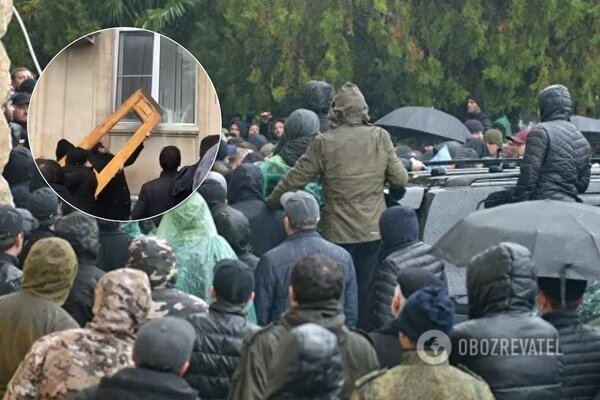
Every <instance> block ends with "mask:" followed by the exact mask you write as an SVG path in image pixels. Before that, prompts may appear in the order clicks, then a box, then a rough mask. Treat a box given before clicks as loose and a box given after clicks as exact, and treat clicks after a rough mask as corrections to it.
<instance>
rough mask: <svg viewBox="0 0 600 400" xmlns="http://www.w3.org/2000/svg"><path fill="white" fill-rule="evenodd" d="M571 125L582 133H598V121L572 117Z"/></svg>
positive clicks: (599, 131) (599, 123)
mask: <svg viewBox="0 0 600 400" xmlns="http://www.w3.org/2000/svg"><path fill="white" fill-rule="evenodd" d="M571 123H572V124H573V125H575V126H576V127H577V129H579V130H580V131H581V132H583V133H600V119H594V118H589V117H582V116H580V115H573V116H572V117H571Z"/></svg>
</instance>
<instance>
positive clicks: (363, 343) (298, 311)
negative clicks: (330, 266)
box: [228, 300, 379, 400]
mask: <svg viewBox="0 0 600 400" xmlns="http://www.w3.org/2000/svg"><path fill="white" fill-rule="evenodd" d="M309 322H312V323H315V324H317V325H320V326H322V327H324V328H326V329H328V330H329V331H331V332H333V333H334V334H335V335H336V336H337V339H338V343H339V346H340V351H341V353H342V360H343V366H344V388H343V391H342V395H341V396H340V398H341V399H347V398H349V397H350V394H351V392H352V389H353V387H354V382H355V381H356V380H357V379H358V378H360V377H361V376H363V375H366V374H367V373H369V372H372V371H374V370H376V369H378V368H379V364H378V362H377V355H376V354H375V350H374V349H373V347H372V346H371V344H370V343H369V340H368V339H367V338H366V337H365V336H363V335H362V334H360V333H357V332H353V331H351V330H349V329H348V328H347V327H346V326H345V324H344V322H345V321H344V314H343V313H342V308H341V306H340V304H339V301H337V300H326V301H321V302H316V303H311V304H303V305H300V306H298V307H294V308H291V309H289V310H288V311H286V312H285V314H284V315H283V316H282V318H281V321H280V322H278V323H275V324H270V325H269V326H267V327H266V328H264V329H262V330H260V331H258V332H257V333H255V334H253V335H250V336H248V337H246V338H245V339H244V342H243V344H242V356H241V359H240V363H239V366H238V368H237V369H236V371H235V374H234V376H233V383H232V387H231V391H230V392H229V397H228V399H229V400H242V399H243V400H263V399H264V396H265V394H266V390H267V387H268V384H269V381H268V379H269V367H270V366H271V363H272V362H273V360H274V357H275V354H276V353H275V352H276V350H277V348H278V346H279V344H280V343H281V340H282V339H283V337H284V336H285V335H287V334H288V332H289V331H290V330H291V329H292V328H294V327H296V326H299V325H302V324H306V323H309Z"/></svg>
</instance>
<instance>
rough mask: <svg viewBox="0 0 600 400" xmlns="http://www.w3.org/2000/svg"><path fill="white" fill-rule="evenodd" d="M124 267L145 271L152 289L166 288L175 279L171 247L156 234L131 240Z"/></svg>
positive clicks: (174, 262) (173, 257)
mask: <svg viewBox="0 0 600 400" xmlns="http://www.w3.org/2000/svg"><path fill="white" fill-rule="evenodd" d="M125 268H132V269H137V270H140V271H143V272H145V273H146V275H148V279H149V280H150V287H151V288H152V290H157V289H166V288H168V287H170V286H171V285H173V284H175V281H176V279H177V259H176V258H175V253H174V252H173V248H172V247H171V245H170V244H169V242H167V240H166V239H162V238H159V237H156V236H142V237H139V238H136V239H134V240H132V241H131V244H130V245H129V249H128V250H127V261H126V262H125Z"/></svg>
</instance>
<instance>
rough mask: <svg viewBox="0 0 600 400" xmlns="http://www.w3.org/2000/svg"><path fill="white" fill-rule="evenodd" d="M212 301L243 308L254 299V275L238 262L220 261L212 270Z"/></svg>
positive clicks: (243, 264)
mask: <svg viewBox="0 0 600 400" xmlns="http://www.w3.org/2000/svg"><path fill="white" fill-rule="evenodd" d="M213 272H214V277H213V286H212V288H211V295H212V297H213V300H215V301H218V302H221V303H226V304H231V305H236V306H240V307H244V306H245V305H246V303H248V302H249V301H252V300H253V299H254V273H253V272H252V270H251V269H250V268H249V267H248V266H247V265H246V264H245V263H243V262H241V261H239V260H230V259H226V260H221V261H219V262H218V263H217V264H216V265H215V268H214V271H213Z"/></svg>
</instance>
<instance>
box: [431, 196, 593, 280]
mask: <svg viewBox="0 0 600 400" xmlns="http://www.w3.org/2000/svg"><path fill="white" fill-rule="evenodd" d="M500 242H515V243H519V244H521V245H523V246H525V247H527V248H528V249H529V250H530V251H531V253H532V256H533V259H534V260H535V264H536V267H537V271H538V275H539V276H545V277H554V278H561V277H563V278H566V279H582V280H599V279H600V208H598V207H593V206H589V205H584V204H579V203H568V202H561V201H555V200H540V201H528V202H521V203H513V204H508V205H504V206H500V207H495V208H492V209H489V210H484V211H477V212H474V213H472V214H470V215H468V216H467V217H465V218H464V219H463V220H461V221H460V222H458V223H457V224H456V225H455V226H454V227H453V228H452V229H450V231H448V233H446V235H444V236H443V237H442V238H441V239H440V240H439V241H438V242H437V243H436V244H435V246H434V250H433V251H434V253H435V254H437V255H439V256H441V257H443V258H445V259H447V260H448V261H450V262H451V263H453V264H456V265H459V266H464V265H466V264H468V262H469V260H470V259H471V257H472V256H474V255H475V254H477V253H479V252H481V251H483V250H485V249H487V248H488V247H490V246H493V245H496V244H499V243H500Z"/></svg>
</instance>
